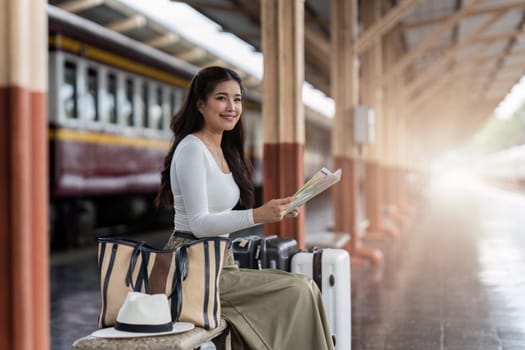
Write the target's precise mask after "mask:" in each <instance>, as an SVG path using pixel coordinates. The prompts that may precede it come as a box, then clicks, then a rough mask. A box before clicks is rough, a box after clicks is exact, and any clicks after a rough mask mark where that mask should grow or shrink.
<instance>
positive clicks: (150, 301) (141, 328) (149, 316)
mask: <svg viewBox="0 0 525 350" xmlns="http://www.w3.org/2000/svg"><path fill="white" fill-rule="evenodd" d="M194 327H195V325H193V324H192V323H188V322H172V320H171V313H170V305H169V303H168V298H167V296H166V295H165V294H153V295H149V294H144V293H139V292H129V293H128V295H127V296H126V299H125V300H124V303H122V306H121V307H120V310H119V312H118V314H117V321H116V322H115V326H114V327H111V328H104V329H99V330H97V331H95V332H93V333H92V335H93V336H95V337H100V338H132V337H149V336H157V335H167V334H175V333H181V332H186V331H189V330H192V329H193V328H194Z"/></svg>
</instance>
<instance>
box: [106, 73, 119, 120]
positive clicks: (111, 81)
mask: <svg viewBox="0 0 525 350" xmlns="http://www.w3.org/2000/svg"><path fill="white" fill-rule="evenodd" d="M107 84H108V86H107V91H108V112H109V113H108V115H109V119H108V121H109V122H110V123H111V124H117V123H118V113H117V108H118V103H117V77H116V75H115V74H108V83H107Z"/></svg>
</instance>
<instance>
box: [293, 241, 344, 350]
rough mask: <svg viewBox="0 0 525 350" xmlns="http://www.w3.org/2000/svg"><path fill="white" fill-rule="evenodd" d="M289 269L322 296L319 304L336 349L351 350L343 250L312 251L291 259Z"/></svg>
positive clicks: (296, 255)
mask: <svg viewBox="0 0 525 350" xmlns="http://www.w3.org/2000/svg"><path fill="white" fill-rule="evenodd" d="M291 270H292V272H295V273H300V274H303V275H306V276H308V277H310V278H312V279H313V280H314V281H315V282H316V283H317V285H318V286H319V289H320V290H321V294H322V296H323V304H324V307H325V310H326V316H327V317H328V322H329V324H330V329H331V331H332V334H333V336H334V338H335V339H334V340H335V349H336V350H351V347H352V314H351V305H350V303H351V289H350V256H349V255H348V252H347V251H346V250H344V249H328V248H326V249H316V250H314V251H313V252H299V253H297V254H295V255H294V256H293V257H292V264H291Z"/></svg>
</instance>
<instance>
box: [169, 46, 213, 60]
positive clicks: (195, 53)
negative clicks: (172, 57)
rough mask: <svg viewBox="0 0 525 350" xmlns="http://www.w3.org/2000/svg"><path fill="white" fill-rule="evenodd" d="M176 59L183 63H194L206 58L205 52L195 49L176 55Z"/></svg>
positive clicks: (199, 48)
mask: <svg viewBox="0 0 525 350" xmlns="http://www.w3.org/2000/svg"><path fill="white" fill-rule="evenodd" d="M176 57H177V58H178V59H180V60H183V61H189V62H191V61H196V60H200V59H202V58H204V57H206V50H204V49H203V48H201V47H195V48H193V49H191V50H188V51H185V52H183V53H181V54H178V55H177V56H176Z"/></svg>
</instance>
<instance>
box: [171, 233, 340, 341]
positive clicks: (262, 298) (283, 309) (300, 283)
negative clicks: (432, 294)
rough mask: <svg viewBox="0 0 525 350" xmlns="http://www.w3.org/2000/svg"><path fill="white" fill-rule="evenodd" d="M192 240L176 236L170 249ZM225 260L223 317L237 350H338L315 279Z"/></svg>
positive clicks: (229, 258) (222, 295) (228, 259)
mask: <svg viewBox="0 0 525 350" xmlns="http://www.w3.org/2000/svg"><path fill="white" fill-rule="evenodd" d="M191 241H192V239H190V238H181V237H176V236H174V235H172V236H171V237H170V239H169V241H168V243H167V244H166V248H175V247H178V246H180V245H181V244H184V243H188V242H191ZM225 259H226V260H225V266H224V269H223V271H222V273H221V280H220V298H221V310H222V311H221V316H222V317H223V318H224V319H225V320H226V321H227V322H228V324H229V325H230V327H231V336H232V348H233V349H234V350H240V349H253V350H263V349H268V350H270V349H271V350H308V349H312V350H325V349H333V348H334V346H333V343H332V337H331V334H330V329H329V325H328V321H327V319H326V315H325V311H324V308H323V303H322V299H321V293H320V291H319V288H317V285H316V284H315V283H314V282H313V281H312V280H311V279H309V278H307V277H304V276H301V275H297V274H293V273H288V272H284V271H280V270H251V269H239V268H238V267H237V265H235V264H234V262H233V256H232V254H231V252H229V254H228V255H227V256H226V258H225ZM348 331H350V330H348Z"/></svg>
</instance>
